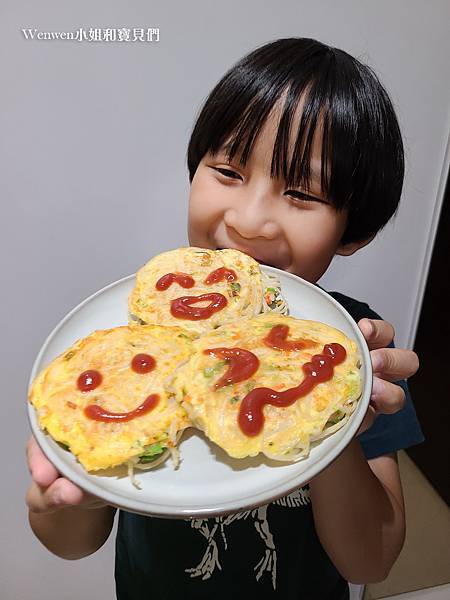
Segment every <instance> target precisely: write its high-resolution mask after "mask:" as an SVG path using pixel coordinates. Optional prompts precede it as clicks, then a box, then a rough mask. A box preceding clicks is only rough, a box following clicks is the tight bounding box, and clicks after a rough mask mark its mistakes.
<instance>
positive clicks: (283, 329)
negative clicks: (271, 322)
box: [264, 325, 317, 350]
mask: <svg viewBox="0 0 450 600" xmlns="http://www.w3.org/2000/svg"><path fill="white" fill-rule="evenodd" d="M288 335H289V327H288V326H287V325H275V327H272V329H271V330H270V331H269V333H268V334H267V335H266V337H265V338H264V343H265V344H266V346H269V348H275V349H276V350H303V349H304V348H311V347H312V346H316V345H317V344H316V342H313V341H312V340H292V341H289V340H287V339H286V338H287V336H288Z"/></svg>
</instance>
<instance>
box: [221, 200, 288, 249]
mask: <svg viewBox="0 0 450 600" xmlns="http://www.w3.org/2000/svg"><path fill="white" fill-rule="evenodd" d="M223 220H224V223H225V225H226V226H227V227H232V228H233V229H234V230H235V231H237V233H238V234H239V235H240V236H241V237H243V238H246V239H252V238H257V237H264V238H267V239H273V238H275V237H276V236H277V235H278V233H279V229H280V227H279V225H278V223H277V221H276V220H275V218H274V217H273V215H272V214H271V212H270V211H269V210H268V207H267V204H266V203H265V202H259V201H257V200H255V199H253V201H251V200H250V201H245V200H244V201H242V202H241V203H239V206H236V205H235V206H232V207H230V208H228V209H227V210H226V211H225V213H224V219H223Z"/></svg>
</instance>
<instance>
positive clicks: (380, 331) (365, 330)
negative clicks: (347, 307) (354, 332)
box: [358, 318, 395, 350]
mask: <svg viewBox="0 0 450 600" xmlns="http://www.w3.org/2000/svg"><path fill="white" fill-rule="evenodd" d="M358 327H359V328H360V329H361V332H362V334H363V335H364V337H365V339H366V342H367V345H368V346H369V348H370V350H375V349H376V348H385V347H386V346H388V345H389V344H390V343H391V342H392V340H393V339H394V335H395V330H394V328H393V327H392V325H391V324H390V323H388V322H387V321H382V320H380V319H366V318H365V319H361V320H360V321H359V322H358Z"/></svg>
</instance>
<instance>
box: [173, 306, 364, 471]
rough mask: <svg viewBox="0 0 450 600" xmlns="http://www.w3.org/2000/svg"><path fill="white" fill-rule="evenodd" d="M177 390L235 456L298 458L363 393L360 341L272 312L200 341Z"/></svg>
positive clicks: (200, 423) (201, 424) (199, 422)
mask: <svg viewBox="0 0 450 600" xmlns="http://www.w3.org/2000/svg"><path fill="white" fill-rule="evenodd" d="M193 346H194V352H193V354H192V356H191V358H190V360H189V361H188V362H187V363H186V364H184V365H183V366H182V367H181V368H180V369H179V370H178V372H177V374H176V376H175V380H174V390H175V391H176V395H177V399H178V401H179V402H180V403H181V404H182V406H183V407H184V408H185V409H186V411H187V413H188V414H189V417H190V418H191V420H192V423H193V424H194V425H195V426H196V427H198V428H199V429H201V430H203V431H204V432H205V434H206V435H207V436H208V438H209V439H210V440H212V441H213V442H215V443H216V444H218V445H219V446H220V447H221V448H223V449H224V450H225V451H226V452H227V453H228V454H229V455H230V456H232V457H234V458H244V457H246V456H255V455H257V454H259V453H260V452H262V453H263V454H265V455H266V456H267V457H269V458H272V459H275V460H283V461H292V460H298V459H299V458H301V457H303V456H306V455H307V454H308V453H309V449H310V444H311V442H312V441H315V440H318V439H320V438H321V437H324V436H325V435H328V434H330V433H333V432H334V431H336V430H337V429H339V428H340V427H342V426H343V425H344V423H345V422H346V421H347V420H348V418H349V416H350V414H351V413H352V412H353V410H354V408H355V406H356V401H357V399H358V398H359V396H360V395H361V390H362V384H361V377H360V373H359V368H360V358H359V354H358V350H357V346H356V343H355V342H353V341H352V340H350V339H349V338H348V337H346V336H345V335H344V334H343V333H342V332H341V331H339V330H338V329H335V328H333V327H330V326H328V325H325V324H323V323H319V322H315V321H306V320H299V319H295V318H293V317H287V316H283V315H277V314H271V313H266V314H262V315H259V316H256V317H254V318H252V319H249V320H246V321H238V322H236V323H233V324H227V325H224V326H222V327H220V328H218V329H216V330H214V331H211V332H208V333H206V334H204V335H203V336H202V337H200V338H199V339H197V340H195V342H194V344H193Z"/></svg>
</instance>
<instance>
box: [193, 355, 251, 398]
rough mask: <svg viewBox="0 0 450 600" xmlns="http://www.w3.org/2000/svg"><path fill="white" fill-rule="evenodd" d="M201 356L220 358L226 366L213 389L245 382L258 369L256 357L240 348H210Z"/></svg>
mask: <svg viewBox="0 0 450 600" xmlns="http://www.w3.org/2000/svg"><path fill="white" fill-rule="evenodd" d="M203 354H210V355H211V356H215V357H216V358H221V359H222V360H225V361H226V363H227V364H228V369H227V371H226V373H225V374H224V375H223V377H221V378H220V379H219V380H218V381H216V383H215V384H214V387H215V388H220V387H223V386H224V385H230V384H232V383H238V382H239V381H245V380H246V379H248V378H249V377H251V376H252V375H253V374H254V373H256V371H257V370H258V367H259V359H258V357H257V356H255V355H254V354H253V352H249V351H248V350H243V349H242V348H210V349H209V350H203Z"/></svg>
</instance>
